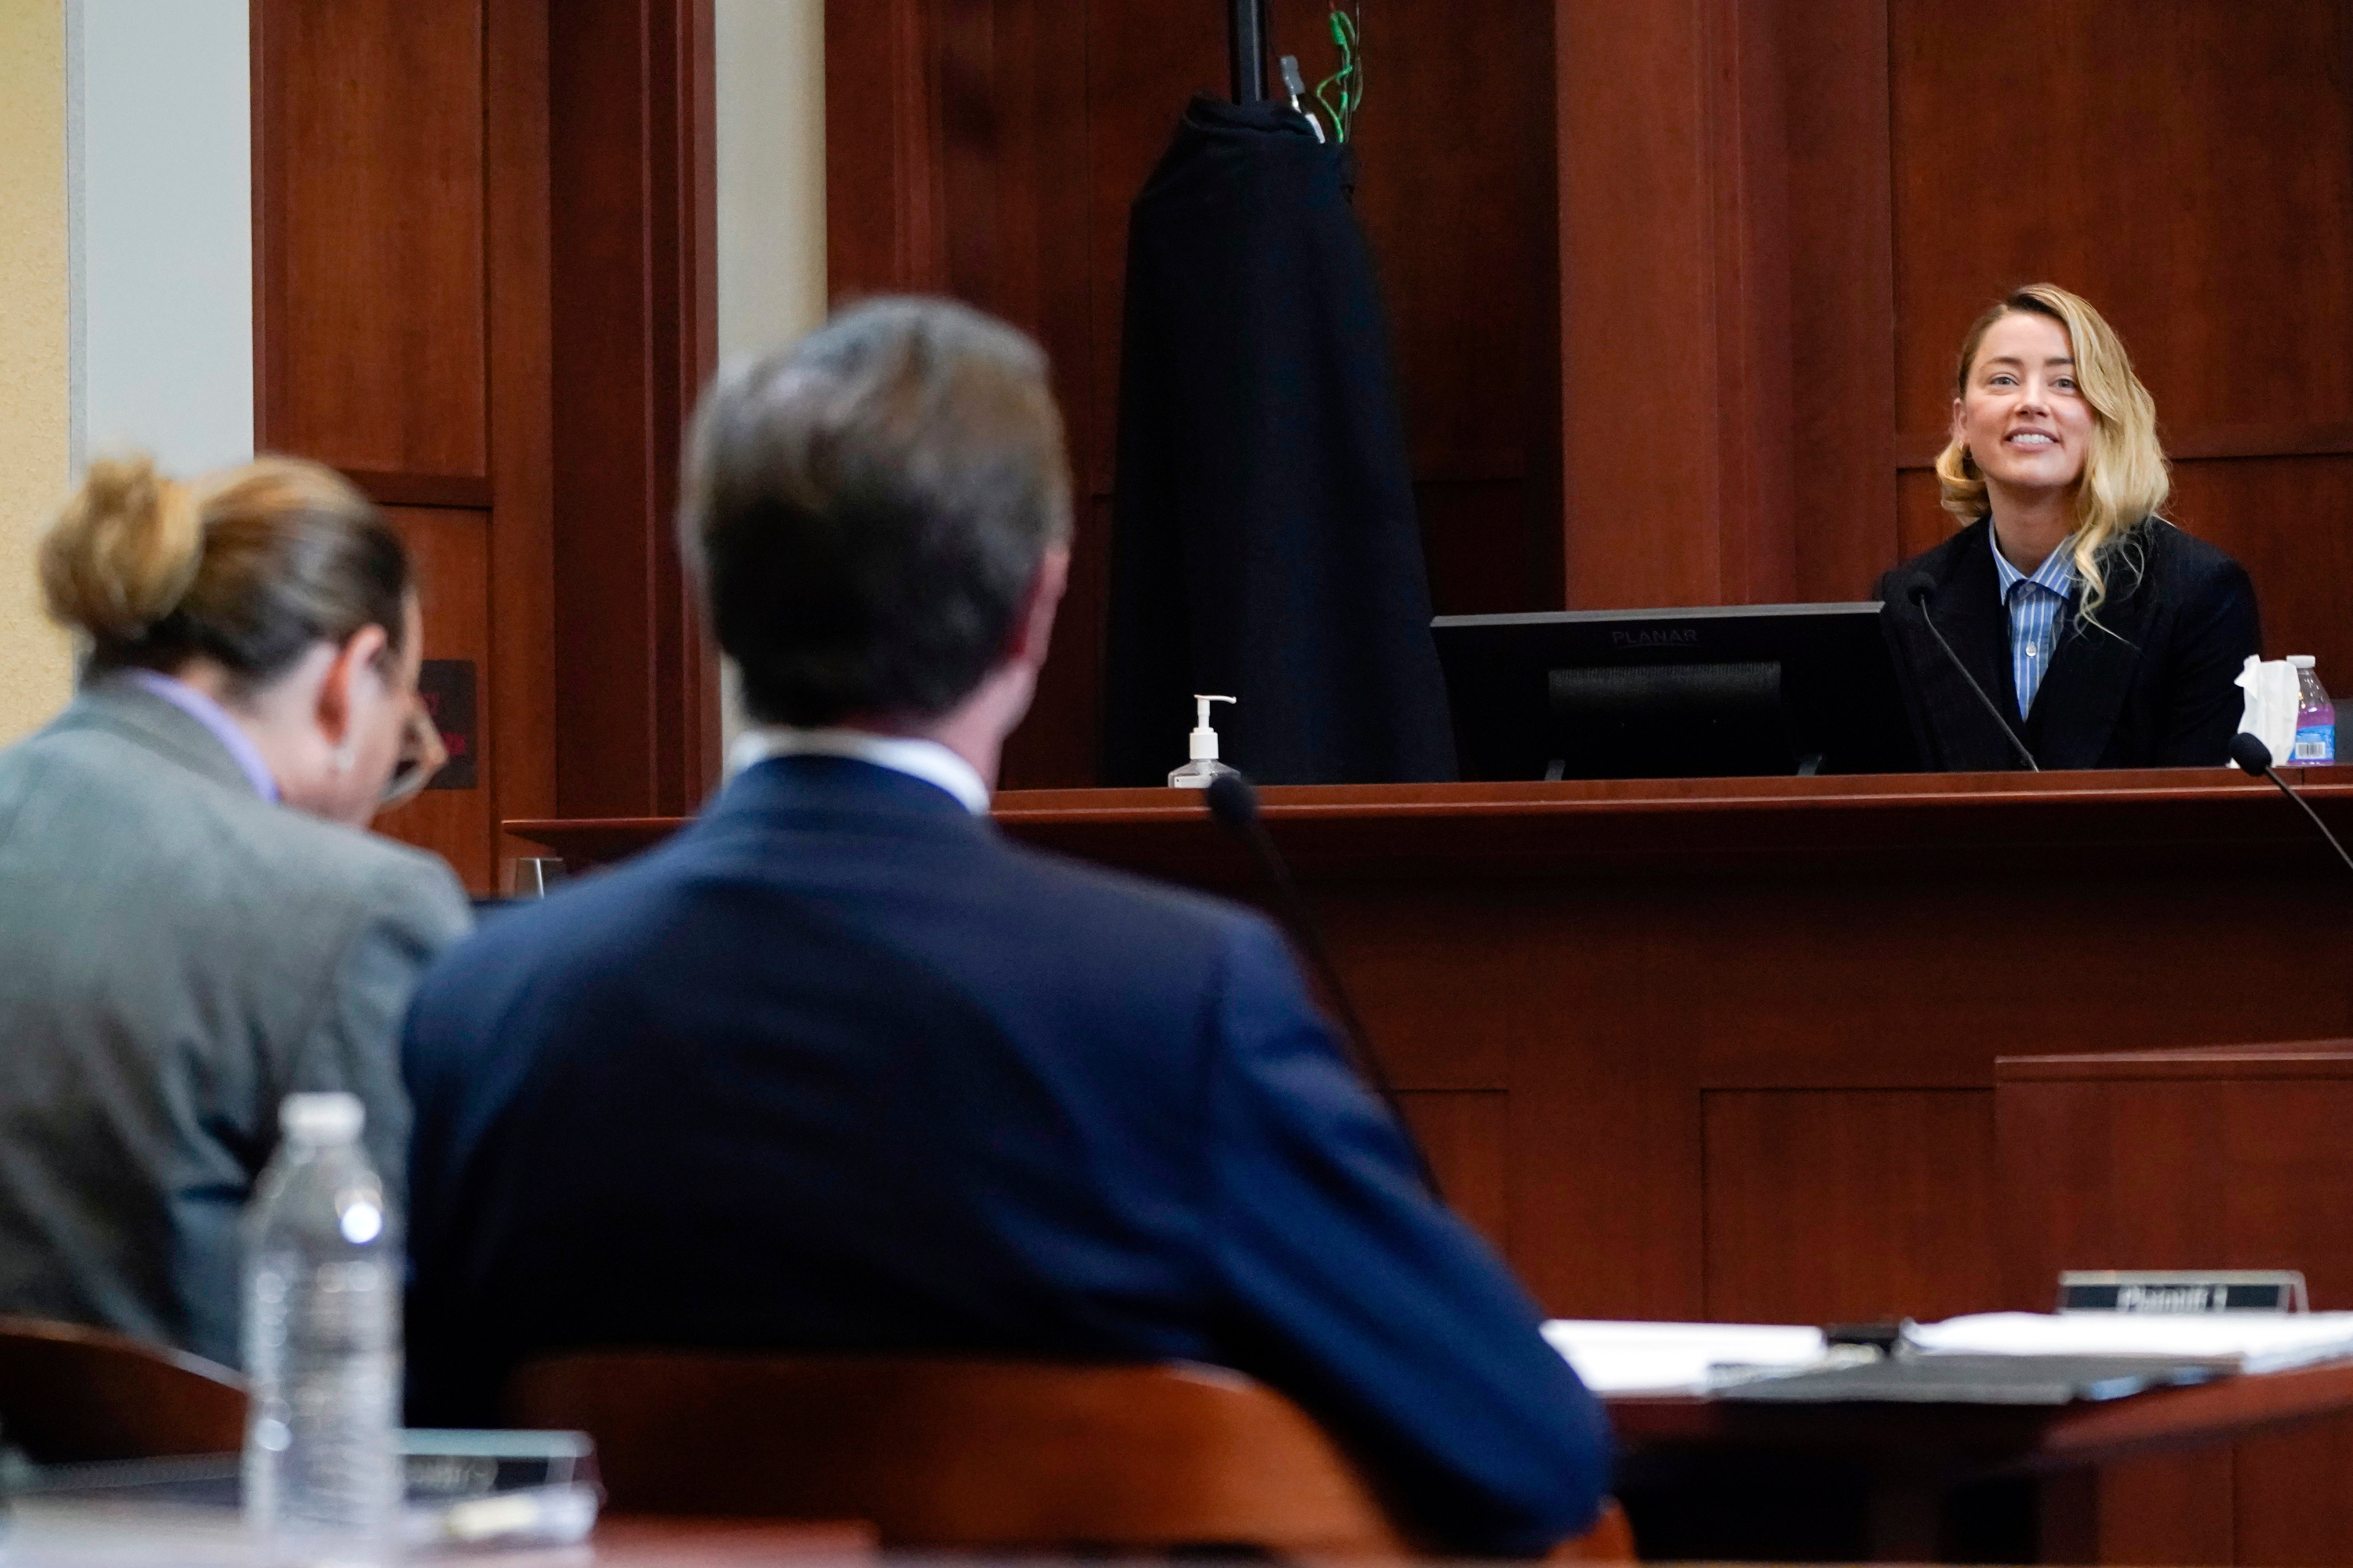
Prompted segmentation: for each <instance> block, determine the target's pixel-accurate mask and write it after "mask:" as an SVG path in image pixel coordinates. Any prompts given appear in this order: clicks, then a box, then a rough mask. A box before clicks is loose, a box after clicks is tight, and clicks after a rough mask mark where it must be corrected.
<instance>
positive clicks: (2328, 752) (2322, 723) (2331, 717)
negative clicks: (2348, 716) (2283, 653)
mask: <svg viewBox="0 0 2353 1568" xmlns="http://www.w3.org/2000/svg"><path fill="white" fill-rule="evenodd" d="M2287 662H2288V665H2289V667H2290V668H2293V669H2294V670H2295V747H2294V748H2293V750H2292V752H2291V753H2290V754H2291V758H2292V760H2293V761H2294V762H2295V763H2296V765H2297V766H2299V767H2307V768H2308V767H2316V766H2319V767H2326V766H2328V765H2331V764H2333V763H2335V762H2336V761H2337V705H2336V704H2335V703H2333V702H2331V701H2329V700H2328V693H2327V690H2326V689H2323V688H2322V686H2321V684H2320V677H2319V676H2317V675H2316V674H2314V673H2313V665H2314V664H2315V663H2316V660H2315V659H2314V658H2313V657H2312V656H2311V655H2310V654H2308V653H2292V654H2290V655H2288V658H2287Z"/></svg>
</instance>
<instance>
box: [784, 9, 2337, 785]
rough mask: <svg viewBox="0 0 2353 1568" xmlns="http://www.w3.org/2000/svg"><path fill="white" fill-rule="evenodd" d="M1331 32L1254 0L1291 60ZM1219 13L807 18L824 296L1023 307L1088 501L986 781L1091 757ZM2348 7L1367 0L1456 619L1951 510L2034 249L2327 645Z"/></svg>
mask: <svg viewBox="0 0 2353 1568" xmlns="http://www.w3.org/2000/svg"><path fill="white" fill-rule="evenodd" d="M1323 16H1324V6H1323V5H1319V4H1316V3H1314V0H1281V3H1280V4H1278V5H1276V6H1275V7H1274V32H1275V47H1276V49H1277V51H1278V52H1280V51H1282V50H1290V51H1293V52H1295V53H1298V54H1299V55H1300V56H1301V58H1302V59H1303V62H1304V63H1305V64H1306V66H1307V68H1308V74H1309V75H1310V77H1311V78H1313V77H1314V76H1315V75H1316V74H1318V73H1317V70H1316V68H1315V67H1316V63H1317V62H1318V61H1321V60H1324V59H1325V58H1328V56H1329V48H1328V45H1327V44H1326V43H1325V42H1324V36H1323V32H1322V26H1321V24H1322V18H1323ZM1221 26H1222V12H1221V9H1220V8H1219V6H1216V5H1198V6H1183V7H1176V8H1168V7H1158V8H1150V7H1147V8H1140V9H1139V8H1136V7H1132V6H1116V5H1105V4H1103V3H1101V0H889V3H888V4H879V5H864V4H858V5H853V4H849V0H834V4H832V5H830V6H829V7H828V72H829V73H830V76H831V79H832V80H833V84H834V91H833V93H832V95H831V97H830V100H829V107H828V117H829V122H830V124H831V125H832V127H833V134H832V135H830V136H829V137H828V166H829V177H830V182H831V184H830V189H831V192H832V195H831V196H830V205H831V211H832V229H831V234H830V251H831V258H832V264H833V268H834V275H835V283H836V287H837V290H838V291H840V292H848V293H856V292H865V291H870V290H872V289H878V288H921V289H944V290H947V291H949V292H953V293H956V294H959V295H962V296H964V297H966V298H969V299H972V300H976V302H978V303H980V304H982V305H984V306H987V307H989V308H992V309H996V310H1001V311H1004V312H1005V313H1007V314H1008V315H1010V316H1011V317H1012V318H1013V319H1014V320H1016V321H1019V322H1021V323H1022V324H1023V325H1025V326H1028V327H1030V328H1031V329H1032V330H1033V331H1038V332H1039V335H1040V336H1041V338H1042V339H1043V340H1044V342H1046V345H1047V347H1048V349H1049V351H1050V353H1052V354H1053V356H1054V359H1055V362H1056V364H1057V366H1058V368H1059V373H1060V377H1061V392H1062V394H1063V396H1064V399H1065V402H1066V404H1067V405H1068V406H1069V408H1070V412H1071V424H1072V431H1073V437H1074V451H1075V453H1076V455H1077V458H1078V466H1079V468H1080V474H1081V484H1082V489H1083V490H1085V491H1086V492H1087V493H1089V494H1090V495H1092V496H1093V497H1094V498H1095V504H1093V505H1092V506H1091V507H1088V508H1086V509H1084V510H1083V511H1082V526H1081V531H1080V538H1079V541H1078V552H1077V561H1076V563H1075V569H1074V580H1073V586H1072V590H1071V598H1070V600H1069V602H1068V606H1067V608H1066V611H1065V619H1064V626H1063V628H1062V636H1061V641H1060V658H1058V661H1057V663H1056V664H1055V665H1054V666H1052V667H1050V668H1049V670H1048V672H1047V676H1046V679H1045V682H1044V685H1043V687H1042V689H1041V690H1040V692H1039V701H1038V704H1037V707H1036V709H1035V710H1034V712H1033V716H1032V718H1031V720H1030V721H1029V724H1028V725H1027V726H1026V727H1025V729H1024V731H1022V732H1021V733H1020V734H1018V736H1017V737H1016V738H1015V741H1014V743H1013V745H1012V747H1011V749H1010V752H1009V755H1008V780H1009V782H1011V783H1013V784H1019V785H1039V784H1081V783H1084V782H1087V781H1088V780H1089V779H1091V778H1092V776H1093V773H1092V767H1093V762H1092V759H1093V745H1094V735H1095V726H1096V721H1097V716H1096V711H1095V704H1096V702H1097V700H1099V686H1100V672H1099V663H1100V661H1099V658H1098V656H1097V644H1098V643H1099V640H1100V637H1101V636H1102V616H1103V589H1104V569H1105V561H1106V555H1105V550H1104V542H1105V538H1106V536H1107V521H1108V518H1109V507H1108V504H1107V499H1106V498H1107V497H1108V494H1109V491H1110V488H1111V485H1112V483H1113V474H1112V472H1111V442H1112V437H1113V428H1114V425H1113V402H1114V397H1115V389H1116V384H1117V369H1118V340H1119V322H1120V311H1121V308H1122V301H1121V290H1120V287H1119V284H1120V269H1121V260H1122V252H1123V246H1124V231H1125V222H1126V213H1127V205H1128V203H1129V201H1130V200H1131V199H1132V198H1133V196H1134V193H1135V191H1136V190H1137V188H1138V187H1139V186H1140V184H1141V183H1142V181H1143V179H1144V176H1145V173H1146V171H1147V170H1148V169H1149V167H1150V165H1151V163H1152V160H1153V159H1154V158H1155V156H1156V155H1157V154H1158V153H1159V150H1160V148H1161V147H1162V146H1163V145H1164V144H1165V142H1166V135H1167V132H1168V129H1169V127H1170V125H1171V124H1172V123H1173V121H1174V119H1175V116H1176V113H1177V111H1178V110H1179V109H1180V107H1181V104H1182V102H1183V100H1184V97H1185V95H1186V93H1187V91H1188V90H1190V89H1194V88H1210V89H1219V90H1222V89H1223V87H1224V84H1225V65H1224V57H1223V53H1222V41H1223V40H1222V37H1221V36H1220V29H1221ZM2348 29H2353V21H2348V7H2347V6H2346V5H2344V4H2343V3H2342V0H2282V3H2280V4H2277V5H2263V6H2255V7H2249V6H2246V5H2242V4H2238V3H2236V0H2164V3H2162V4H2154V5H2151V4H2144V3H2142V0H2035V3H2031V4H2028V5H2021V6H2013V7H2010V8H2007V9H2004V10H2002V11H2000V13H1998V14H1993V15H1988V14H1985V13H1984V12H1983V11H1982V9H1981V8H1979V7H1974V6H1969V5H1958V4H1955V3H1953V0H1745V3H1743V4H1740V5H1666V4H1660V5H1627V4H1624V3H1623V0H1510V3H1508V4H1498V5H1481V6H1476V7H1466V6H1452V5H1439V4H1437V3H1436V0H1394V3H1392V4H1390V5H1384V6H1382V7H1380V8H1379V9H1378V10H1377V11H1376V12H1374V13H1373V15H1372V16H1371V17H1370V18H1369V20H1368V22H1367V58H1368V62H1369V68H1370V73H1369V80H1370V82H1371V89H1370V93H1369V95H1368V98H1367V101H1366V111H1365V117H1364V120H1363V121H1362V126H1363V135H1362V139H1361V152H1362V154H1363V184H1362V185H1361V187H1360V190H1359V195H1358V203H1359V210H1360V212H1361V213H1362V215H1363V216H1364V219H1365V224H1366V231H1367V234H1368V236H1369V237H1370V239H1371V242H1372V245H1373V248H1374V251H1375V254H1376V256H1377V259H1378V262H1379V265H1380V267H1381V269H1382V273H1383V276H1384V279H1385V282H1386V284H1387V287H1388V300H1389V306H1390V315H1391V321H1392V328H1393V331H1394V335H1395V338H1396V342H1397V345H1398V380H1399V392H1400V396H1401V398H1402V400H1403V403H1404V407H1405V413H1406V423H1407V429H1408V435H1409V440H1410V441H1411V442H1412V443H1413V450H1414V469H1415V476H1416V481H1417V494H1418V498H1419V502H1420V506H1421V511H1422V525H1423V537H1424V542H1425V544H1426V547H1427V552H1428V555H1429V559H1430V575H1431V584H1432V589H1433V595H1434V598H1435V602H1436V604H1437V605H1438V607H1439V609H1440V611H1441V612H1457V613H1459V612H1470V611H1480V610H1500V609H1531V608H1544V607H1548V606H1552V605H1576V606H1580V607H1588V608H1609V607H1620V608H1622V607H1633V606H1639V605H1660V604H1707V603H1736V602H1757V601H1768V600H1778V599H1803V600H1820V599H1846V598H1855V597H1861V596H1864V595H1867V594H1868V593H1869V592H1870V590H1871V587H1872V585H1873V583H1874V582H1875V581H1876V580H1877V577H1878V575H1879V574H1880V573H1881V572H1883V571H1884V570H1885V569H1886V568H1888V567H1889V566H1892V565H1893V564H1894V563H1895V562H1896V561H1897V560H1899V559H1901V558H1903V557H1904V556H1905V555H1907V554H1911V553H1915V552H1917V551H1919V550H1922V549H1925V548H1926V547H1927V546H1929V545H1931V544H1933V543H1935V542H1937V541H1938V540H1941V539H1942V538H1944V537H1946V535H1947V533H1948V532H1949V531H1950V524H1949V522H1948V521H1947V520H1946V519H1945V518H1944V517H1943V515H1942V514H1941V513H1940V512H1938V511H1937V510H1936V507H1935V500H1934V494H1935V491H1934V485H1933V482H1932V481H1931V480H1929V479H1928V478H1927V476H1926V474H1925V473H1924V472H1922V471H1921V469H1922V468H1923V466H1924V465H1925V464H1926V461H1927V460H1928V458H1930V457H1932V456H1933V455H1934V451H1935V448H1936V445H1938V444H1939V439H1938V433H1939V432H1940V431H1941V429H1942V427H1943V426H1944V424H1945V419H1946V414H1945V410H1946V405H1947V397H1948V394H1947V385H1948V384H1949V380H1950V376H1951V370H1952V363H1951V361H1952V355H1953V353H1954V350H1955V349H1956V348H1957V344H1958V340H1959V336H1960V333H1961V331H1962V329H1963V328H1964V327H1965V326H1966V324H1967V323H1968V321H1969V319H1970V318H1971V317H1972V316H1974V315H1975V314H1976V313H1977V311H1978V310H1980V309H1981V308H1982V307H1983V306H1984V305H1985V304H1986V303H1987V302H1988V301H1989V300H1991V299H1992V298H1993V297H1994V296H1995V295H1996V294H1998V293H1999V292H2000V291H2002V290H2003V289H2007V288H2009V287H2010V286H2012V285H2014V284H2017V283H2020V282H2025V281H2031V280H2033V279H2040V278H2050V279H2055V280H2058V281H2060V282H2063V283H2066V284H2068V285H2069V286H2071V287H2073V288H2075V289H2078V290H2080V291H2082V292H2084V293H2085V294H2086V295H2088V296H2089V297H2091V298H2092V299H2093V300H2094V301H2095V302H2096V303H2098V304H2099V305H2100V306H2101V307H2102V309H2103V310H2105V311H2106V312H2107V313H2108V314H2109V316H2110V317H2111V318H2112V319H2113V320H2114V321H2116V324H2117V326H2118V327H2119V329H2120V330H2121V331H2123V332H2124V334H2125V336H2126V341H2127V342H2128V343H2129V344H2130V346H2131V348H2132V350H2133V352H2134V354H2135V356H2136V361H2137V363H2138V365H2139V366H2140V368H2141V371H2142V373H2143V374H2144V375H2145V377H2146V378H2147V381H2148V383H2149V384H2150V386H2151V388H2152V389H2153V391H2154V392H2155V394H2156V395H2157V399H2158V408H2159V410H2160V413H2161V415H2162V416H2163V419H2164V424H2165V436H2166V438H2167V440H2168V447H2169V449H2170V450H2171V451H2172V452H2173V453H2174V455H2175V457H2176V458H2177V460H2178V461H2179V498H2180V499H2179V507H2178V509H2177V510H2179V515H2180V518H2181V521H2183V523H2184V524H2185V525H2186V526H2188V527H2189V528H2190V529H2191V530H2192V531H2197V532H2200V533H2202V534H2205V535H2207V536H2208V537H2211V538H2213V539H2214V540H2216V541H2217V542H2220V543H2221V544H2222V545H2223V546H2224V547H2225V548H2227V549H2230V550H2232V551H2233V552H2236V553H2239V554H2240V555H2241V556H2242V559H2244V560H2245V561H2246V562H2247V563H2248V564H2249V566H2250V569H2251V570H2252V571H2253V573H2254V575H2255V580H2256V585H2257V588H2258V591H2259V592H2260V593H2261V595H2263V599H2264V601H2265V605H2266V607H2267V611H2268V614H2267V627H2268V630H2269V634H2270V641H2271V650H2272V651H2273V652H2275V653H2276V652H2283V651H2287V650H2290V649H2294V650H2295V651H2303V652H2311V653H2315V654H2316V655H2317V656H2318V657H2319V658H2320V659H2321V663H2322V669H2323V673H2324V676H2325V677H2326V676H2327V675H2328V672H2329V671H2331V670H2353V621H2348V618H2347V617H2346V616H2342V615H2341V614H2337V612H2336V610H2335V608H2334V607H2335V606H2337V605H2342V604H2344V603H2346V602H2347V601H2348V598H2353V560H2348V558H2347V552H2348V546H2347V544H2346V543H2345V540H2346V538H2347V536H2348V533H2353V528H2348V524H2347V518H2348V513H2347V510H2346V504H2345V503H2346V499H2347V492H2348V489H2353V354H2348V353H2347V350H2348V331H2353V269H2348V266H2347V262H2348V260H2353V89H2348V80H2353V69H2348V67H2353V51H2348V43H2353V38H2348ZM1079 80H1083V82H1084V83H1085V89H1084V97H1083V101H1082V102H1080V103H1074V102H1073V101H1072V100H1071V95H1070V92H1069V90H1068V87H1067V84H1068V83H1070V82H1071V81H1079ZM1082 188H1083V190H1084V192H1085V193H1086V195H1085V199H1084V202H1083V204H1082V205H1073V204H1072V203H1071V201H1070V200H1069V199H1068V193H1069V192H1070V191H1072V190H1078V189H1082ZM1899 492H1900V493H1899ZM2334 679H2340V680H2341V681H2343V682H2346V683H2348V684H2353V675H2347V676H2342V677H2336V678H2334Z"/></svg>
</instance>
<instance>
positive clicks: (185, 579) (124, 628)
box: [40, 455, 204, 643]
mask: <svg viewBox="0 0 2353 1568" xmlns="http://www.w3.org/2000/svg"><path fill="white" fill-rule="evenodd" d="M203 555H204V531H203V528H202V525H201V521H200V520H199V518H198V516H197V512H196V505H195V498H194V497H193V496H192V495H190V494H189V492H188V489H187V487H186V486H185V485H183V484H180V483H178V482H177V481H175V480H173V479H165V478H164V476H163V475H162V474H160V473H158V472H156V471H155V463H154V460H153V458H148V457H146V456H144V455H137V456H132V457H125V458H100V459H98V460H97V461H96V462H93V463H91V464H90V471H89V472H88V473H87V474H85V475H84V476H83V477H82V482H81V488H80V489H78V490H76V491H75V492H74V494H73V497H72V499H71V500H68V501H67V502H66V504H65V506H64V507H63V508H62V509H61V510H59V511H58V517H57V521H55V522H53V523H51V524H50V525H49V531H48V534H47V537H46V538H44V539H43V540H42V541H41V563H40V564H41V593H42V595H43V597H44V598H45V599H46V600H47V604H48V610H49V614H50V616H53V617H54V618H56V619H57V620H58V621H61V622H63V623H65V624H66V625H68V626H80V627H81V628H83V629H84V630H86V631H88V632H89V633H90V636H92V637H96V638H98V639H99V640H100V642H114V643H129V642H137V641H139V640H140V639H141V638H142V637H145V636H146V635H147V633H148V631H149V630H150V629H151V628H153V626H154V625H155V624H156V623H157V622H158V621H161V620H163V619H164V617H165V616H169V615H170V614H171V613H172V612H173V610H174V609H175V608H177V607H178V605H179V603H180V600H181V598H182V596H183V595H185V594H186V593H187V591H188V585H189V584H191V583H193V582H194V581H195V575H196V567H197V565H198V563H200V562H201V561H202V559H203Z"/></svg>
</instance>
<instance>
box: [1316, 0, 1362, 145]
mask: <svg viewBox="0 0 2353 1568" xmlns="http://www.w3.org/2000/svg"><path fill="white" fill-rule="evenodd" d="M1357 26H1358V23H1357V18H1356V16H1350V15H1349V14H1348V13H1347V12H1345V11H1343V10H1342V9H1340V7H1339V6H1338V5H1334V6H1333V7H1332V41H1333V42H1334V43H1335V44H1336V45H1338V46H1339V48H1340V68H1339V69H1338V70H1335V71H1334V72H1333V73H1332V74H1331V75H1330V76H1327V77H1325V78H1324V79H1323V80H1322V81H1319V82H1317V83H1316V84H1315V101H1316V102H1318V103H1320V104H1322V105H1323V106H1324V113H1326V114H1328V115H1330V116H1331V117H1332V126H1333V131H1334V133H1335V135H1336V136H1337V137H1338V139H1339V140H1340V141H1342V142H1345V141H1346V140H1347V139H1348V132H1349V129H1350V128H1351V127H1352V126H1354V125H1355V124H1356V108H1357V106H1358V105H1359V104H1361V103H1363V102H1364V101H1365V68H1364V60H1363V56H1362V45H1361V42H1360V36H1359V34H1358V32H1357ZM1335 83H1336V84H1337V85H1338V87H1339V89H1340V95H1339V99H1338V100H1337V101H1336V102H1335V100H1333V99H1332V98H1331V97H1330V96H1328V95H1327V93H1326V92H1325V89H1327V88H1330V87H1332V86H1333V85H1334V84H1335Z"/></svg>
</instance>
